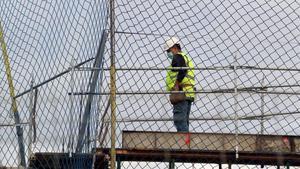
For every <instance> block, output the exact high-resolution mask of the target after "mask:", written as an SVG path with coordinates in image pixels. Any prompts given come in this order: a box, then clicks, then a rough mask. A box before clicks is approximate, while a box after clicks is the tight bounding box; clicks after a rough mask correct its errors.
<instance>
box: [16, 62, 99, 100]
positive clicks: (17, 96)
mask: <svg viewBox="0 0 300 169" xmlns="http://www.w3.org/2000/svg"><path fill="white" fill-rule="evenodd" d="M94 59H95V58H90V59H88V60H86V61H83V62H81V63H79V64H78V65H76V66H75V68H77V67H79V66H82V65H84V64H86V63H88V62H90V61H92V60H94ZM71 70H72V68H69V69H67V70H65V71H63V72H61V73H59V74H57V75H55V76H53V77H51V78H49V79H48V80H45V81H44V82H42V83H40V84H38V85H35V86H33V89H37V88H39V87H41V86H43V85H45V84H47V83H49V82H51V81H52V80H55V79H57V78H59V77H60V76H63V75H64V74H66V73H69V72H70V71H71ZM30 90H31V89H28V90H25V91H24V92H21V93H19V94H17V95H16V96H15V97H14V99H17V98H19V97H21V96H23V95H25V94H27V93H29V92H30Z"/></svg>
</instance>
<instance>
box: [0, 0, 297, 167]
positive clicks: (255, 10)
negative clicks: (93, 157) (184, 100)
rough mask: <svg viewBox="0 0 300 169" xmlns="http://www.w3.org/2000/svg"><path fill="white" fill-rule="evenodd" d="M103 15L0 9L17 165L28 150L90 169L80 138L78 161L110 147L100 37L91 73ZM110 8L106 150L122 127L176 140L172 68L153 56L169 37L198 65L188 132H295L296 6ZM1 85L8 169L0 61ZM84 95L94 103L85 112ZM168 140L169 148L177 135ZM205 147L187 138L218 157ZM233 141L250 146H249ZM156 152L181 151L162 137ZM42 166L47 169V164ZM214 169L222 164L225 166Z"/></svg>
mask: <svg viewBox="0 0 300 169" xmlns="http://www.w3.org/2000/svg"><path fill="white" fill-rule="evenodd" d="M108 7H109V6H108V1H105V0H102V1H93V0H88V1H87V0H76V1H75V0H69V1H60V2H59V1H51V0H47V1H38V0H28V1H26V2H25V1H16V0H12V1H3V2H1V3H0V9H1V10H0V16H1V17H0V21H1V23H2V24H3V27H4V38H5V40H6V43H7V47H8V53H9V57H10V63H11V69H12V74H13V82H14V84H15V92H16V94H17V95H18V97H17V103H18V104H17V105H18V108H19V111H20V116H21V122H22V124H21V125H22V127H23V129H24V136H25V140H24V143H25V145H26V159H27V162H29V160H30V159H31V158H32V157H33V156H32V155H33V154H31V153H37V152H52V153H68V154H69V156H70V158H69V161H73V162H70V165H68V164H66V163H68V162H66V163H64V164H61V167H65V168H68V167H69V168H90V162H87V161H86V160H87V158H86V156H79V157H78V156H77V154H76V153H79V152H77V146H78V140H79V138H80V137H81V138H83V143H84V144H83V147H82V151H81V152H80V153H93V148H96V147H99V148H111V147H110V146H111V132H110V127H111V125H110V123H111V115H110V111H111V110H110V102H111V100H110V99H109V94H110V74H109V70H110V63H111V60H110V55H111V51H110V49H111V44H110V39H109V38H108V40H107V42H106V47H105V54H104V64H103V68H102V67H101V68H100V69H99V68H95V67H94V62H95V59H96V56H97V50H98V48H99V46H100V41H101V38H103V37H102V33H103V30H106V31H107V32H108V33H109V34H110V31H111V30H109V23H108ZM113 10H114V12H115V14H116V15H115V20H114V21H115V26H116V27H115V29H116V30H115V31H114V33H115V39H116V42H115V44H114V45H115V51H114V52H115V57H116V58H115V66H116V90H117V91H116V94H117V97H116V100H115V101H116V127H117V129H116V131H115V132H116V134H117V137H116V148H124V143H123V142H122V141H123V139H124V138H123V137H124V135H123V131H125V130H129V131H140V132H141V133H143V132H145V133H146V132H166V133H170V132H175V131H176V129H175V127H174V124H173V113H172V109H173V107H172V105H171V104H170V103H169V98H168V95H169V93H168V92H166V90H165V88H166V85H165V78H166V72H167V70H166V68H167V67H168V66H170V63H171V60H169V59H168V58H167V56H166V53H165V52H164V51H163V44H164V43H165V39H167V38H168V37H170V36H176V37H178V38H179V39H180V43H181V45H182V47H183V51H184V52H186V53H187V54H188V55H189V56H190V57H191V58H192V60H193V62H194V65H195V67H196V68H195V77H196V88H197V92H196V99H195V102H194V103H193V105H192V109H191V113H190V132H191V133H214V134H228V133H230V134H233V135H234V134H236V135H239V136H240V135H243V134H253V135H288V136H297V135H299V131H300V130H299V118H300V116H299V105H300V104H298V103H299V93H300V87H299V82H298V79H300V74H299V70H300V60H299V52H300V45H299V44H300V39H299V35H300V29H299V26H300V18H299V15H300V4H299V2H298V1H297V0H285V1H280V0H270V1H258V0H240V1H228V0H226V1H221V0H216V1H201V0H191V1H179V0H166V1H155V0H140V1H134V0H129V1H128V0H127V1H125V0H116V1H115V8H114V9H113ZM108 37H109V36H108ZM0 54H1V55H2V52H1V51H0ZM78 65H80V66H78ZM80 67H81V69H80ZM84 68H86V69H84ZM97 69H98V70H101V71H100V74H102V75H103V76H100V75H99V77H98V81H97V83H96V84H95V85H96V89H95V91H90V88H91V82H92V81H91V79H92V76H93V73H92V72H95V70H97ZM100 77H102V78H100ZM0 78H1V79H0V80H1V83H0V89H1V94H0V97H1V99H0V112H1V115H0V124H1V127H0V133H1V134H0V135H1V141H0V164H1V165H3V166H7V167H15V166H19V156H18V148H17V147H18V145H17V136H16V132H15V126H16V124H14V121H13V118H12V116H11V115H12V111H11V104H12V103H11V98H10V96H9V91H8V83H7V79H6V75H5V69H4V62H3V61H2V60H1V61H0ZM31 82H33V86H35V87H34V88H33V87H32V86H31ZM31 89H32V90H31ZM35 91H37V95H36V96H35V95H34V94H33V93H34V92H35ZM91 95H92V97H93V101H92V103H91V104H88V97H89V96H91ZM34 100H36V104H34ZM34 105H35V106H36V108H35V109H34V108H33V107H34ZM89 105H90V112H91V114H90V117H89V119H88V123H87V124H88V125H87V126H86V128H85V132H84V135H80V134H79V128H80V127H81V126H82V125H83V124H82V123H81V122H82V120H83V116H84V114H85V109H87V107H88V106H89ZM32 113H34V114H35V118H33V117H32V116H31V114H32ZM30 126H32V127H33V128H32V131H31V129H30ZM149 138H150V137H149ZM164 138H165V136H161V139H164ZM236 138H237V137H236ZM236 138H234V139H233V140H230V141H227V142H228V143H230V145H231V146H233V147H234V146H236V144H237V143H236V142H235V139H236ZM147 139H148V138H142V137H140V136H135V137H131V138H129V140H132V141H131V142H133V143H134V142H135V143H136V144H137V145H139V146H141V147H146V146H147V145H146V142H147ZM33 140H34V141H33ZM158 140H159V139H158ZM170 140H175V142H176V134H175V136H171V137H170ZM206 141H208V142H205V141H203V140H202V141H201V139H200V140H199V139H198V140H192V142H191V144H196V145H201V144H207V145H206V146H207V147H212V148H215V149H217V148H218V147H217V146H215V144H217V142H218V140H217V139H208V140H206ZM238 141H241V142H242V143H241V145H242V144H243V145H248V146H250V147H251V146H253V145H252V142H251V141H250V140H238ZM247 141H248V142H247ZM299 144H300V143H297V144H296V146H297V145H298V146H299ZM165 146H167V147H169V148H170V147H171V149H172V148H173V149H176V148H177V149H178V148H179V149H181V148H182V147H180V145H179V146H178V145H177V144H174V143H173V142H168V140H167V141H165ZM238 146H239V145H238ZM234 150H235V149H234ZM295 151H298V152H299V151H300V150H295ZM74 153H75V154H74ZM250 161H251V160H250ZM85 162H86V163H85ZM40 163H41V161H40ZM120 164H121V167H122V168H143V169H144V168H168V167H170V166H169V165H170V164H169V163H168V162H136V161H129V162H128V161H123V162H121V163H120ZM27 165H29V164H27ZM45 165H46V167H48V168H51V166H52V165H53V163H51V164H50V163H45ZM57 165H59V164H57ZM274 165H275V164H274ZM174 167H175V168H219V165H218V164H213V163H182V162H176V163H175V166H174ZM232 167H233V168H247V169H250V168H260V167H261V166H260V165H232ZM222 168H230V166H229V165H228V164H223V165H222ZM264 168H275V167H274V166H269V165H265V166H264Z"/></svg>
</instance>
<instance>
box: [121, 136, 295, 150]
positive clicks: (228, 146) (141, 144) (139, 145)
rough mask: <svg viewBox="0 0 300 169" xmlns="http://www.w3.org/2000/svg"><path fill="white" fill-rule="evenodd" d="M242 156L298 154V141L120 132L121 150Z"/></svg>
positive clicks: (286, 138) (278, 138)
mask: <svg viewBox="0 0 300 169" xmlns="http://www.w3.org/2000/svg"><path fill="white" fill-rule="evenodd" d="M236 142H237V143H238V147H239V151H246V152H284V153H287V152H300V148H299V147H300V137H296V136H276V135H251V134H239V135H238V136H237V137H236V136H235V135H234V134H223V133H221V134H220V133H181V132H145V131H142V132H137V131H123V140H122V148H125V149H142V150H144V149H158V150H159V149H172V150H218V151H235V148H236V145H235V144H236Z"/></svg>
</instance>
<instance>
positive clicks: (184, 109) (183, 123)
mask: <svg viewBox="0 0 300 169" xmlns="http://www.w3.org/2000/svg"><path fill="white" fill-rule="evenodd" d="M191 104H192V102H191V101H187V100H185V101H182V102H179V103H177V104H174V105H173V120H174V124H175V127H176V129H177V131H181V132H188V131H189V116H190V111H191Z"/></svg>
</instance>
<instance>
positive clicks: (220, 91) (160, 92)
mask: <svg viewBox="0 0 300 169" xmlns="http://www.w3.org/2000/svg"><path fill="white" fill-rule="evenodd" d="M238 92H240V93H255V94H261V93H264V94H274V95H300V93H296V92H260V91H253V90H238ZM172 93H196V94H216V93H224V94H229V93H234V91H232V90H203V91H194V92H187V91H185V92H184V91H136V92H134V91H120V92H116V95H146V94H148V95H154V94H160V95H161V94H162V95H165V94H172ZM69 94H70V93H69ZM74 95H75V96H76V95H110V92H102V93H96V92H77V93H76V92H75V93H74Z"/></svg>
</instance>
